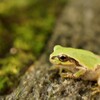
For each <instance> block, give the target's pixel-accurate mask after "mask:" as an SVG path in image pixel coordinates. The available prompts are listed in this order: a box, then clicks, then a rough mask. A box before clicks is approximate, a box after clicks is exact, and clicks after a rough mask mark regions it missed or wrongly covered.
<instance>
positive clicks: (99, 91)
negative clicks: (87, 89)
mask: <svg viewBox="0 0 100 100" xmlns="http://www.w3.org/2000/svg"><path fill="white" fill-rule="evenodd" d="M91 90H92V95H95V94H97V93H100V87H99V86H97V87H93V88H91Z"/></svg>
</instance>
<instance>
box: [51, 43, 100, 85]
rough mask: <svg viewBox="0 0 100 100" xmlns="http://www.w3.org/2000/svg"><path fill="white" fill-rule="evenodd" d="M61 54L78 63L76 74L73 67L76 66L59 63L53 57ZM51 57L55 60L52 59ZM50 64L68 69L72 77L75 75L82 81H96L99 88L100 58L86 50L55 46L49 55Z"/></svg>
mask: <svg viewBox="0 0 100 100" xmlns="http://www.w3.org/2000/svg"><path fill="white" fill-rule="evenodd" d="M62 54H64V55H67V56H68V57H70V58H72V59H74V60H76V61H77V62H78V63H79V65H80V66H78V67H79V70H78V72H77V71H76V70H75V68H74V67H77V66H76V65H75V64H74V63H73V62H70V61H66V62H61V61H60V60H59V59H58V58H57V57H55V56H59V55H62ZM52 57H55V58H54V59H52ZM50 62H51V63H53V64H54V65H56V66H57V65H58V66H59V65H60V66H61V67H62V66H64V68H66V69H67V68H68V69H70V70H73V72H74V74H73V75H76V76H77V77H78V78H82V79H84V80H96V81H97V82H98V85H99V86H100V57H99V56H97V55H96V54H94V53H92V52H90V51H88V50H83V49H75V48H68V47H62V46H60V45H56V46H55V47H54V51H53V53H52V54H51V55H50ZM70 65H71V66H70ZM69 66H70V67H69ZM73 66H74V67H73ZM72 67H73V68H72Z"/></svg>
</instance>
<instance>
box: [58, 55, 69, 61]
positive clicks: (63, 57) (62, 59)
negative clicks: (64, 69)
mask: <svg viewBox="0 0 100 100" xmlns="http://www.w3.org/2000/svg"><path fill="white" fill-rule="evenodd" d="M58 59H59V60H60V61H61V62H66V61H68V60H69V58H68V56H66V55H59V56H58Z"/></svg>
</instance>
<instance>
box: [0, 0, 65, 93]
mask: <svg viewBox="0 0 100 100" xmlns="http://www.w3.org/2000/svg"><path fill="white" fill-rule="evenodd" d="M66 1H67V0H1V1H0V94H5V93H9V92H10V91H12V89H13V88H14V87H15V86H16V85H17V84H18V81H19V79H20V78H19V76H21V75H22V74H23V73H24V72H25V68H26V67H27V66H29V65H31V64H32V63H33V62H35V60H36V59H37V58H39V55H40V54H41V53H42V51H43V49H44V48H45V44H46V42H47V41H48V39H49V38H50V36H51V33H52V31H53V28H54V25H55V22H56V19H57V17H58V16H59V14H60V12H61V10H62V8H63V7H64V5H65V3H66Z"/></svg>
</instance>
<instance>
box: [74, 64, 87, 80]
mask: <svg viewBox="0 0 100 100" xmlns="http://www.w3.org/2000/svg"><path fill="white" fill-rule="evenodd" d="M76 69H78V71H77V72H76V73H74V74H73V77H75V78H80V76H82V75H84V73H85V72H86V71H87V70H86V68H84V67H80V66H79V67H76Z"/></svg>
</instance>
